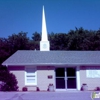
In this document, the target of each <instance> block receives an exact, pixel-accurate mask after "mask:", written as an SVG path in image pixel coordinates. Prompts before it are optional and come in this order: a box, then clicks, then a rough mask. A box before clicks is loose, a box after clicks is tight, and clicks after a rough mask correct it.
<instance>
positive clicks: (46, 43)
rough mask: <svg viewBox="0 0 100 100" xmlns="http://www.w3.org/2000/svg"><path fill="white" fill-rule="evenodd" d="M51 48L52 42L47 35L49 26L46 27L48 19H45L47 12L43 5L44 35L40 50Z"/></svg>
mask: <svg viewBox="0 0 100 100" xmlns="http://www.w3.org/2000/svg"><path fill="white" fill-rule="evenodd" d="M49 50H50V43H49V41H48V35H47V28H46V20H45V12H44V6H43V13H42V37H41V41H40V51H49Z"/></svg>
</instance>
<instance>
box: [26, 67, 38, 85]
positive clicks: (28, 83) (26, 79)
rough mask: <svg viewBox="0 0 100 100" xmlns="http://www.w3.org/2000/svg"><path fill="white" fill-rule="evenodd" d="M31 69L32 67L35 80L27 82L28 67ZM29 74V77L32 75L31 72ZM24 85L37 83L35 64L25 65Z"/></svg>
mask: <svg viewBox="0 0 100 100" xmlns="http://www.w3.org/2000/svg"><path fill="white" fill-rule="evenodd" d="M30 68H31V69H32V68H33V70H34V75H35V82H34V83H28V82H27V76H28V74H27V73H28V71H27V70H28V69H30ZM29 76H30V77H31V76H33V73H32V75H31V74H29ZM25 85H37V68H36V66H31V67H30V66H25Z"/></svg>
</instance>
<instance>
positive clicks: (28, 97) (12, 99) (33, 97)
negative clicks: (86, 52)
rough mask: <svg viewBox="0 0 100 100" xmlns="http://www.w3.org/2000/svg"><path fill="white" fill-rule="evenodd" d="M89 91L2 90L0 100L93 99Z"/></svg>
mask: <svg viewBox="0 0 100 100" xmlns="http://www.w3.org/2000/svg"><path fill="white" fill-rule="evenodd" d="M91 93H92V92H90V91H87V92H85V91H84V92H81V91H77V92H75V91H74V92H71V91H70V92H68V91H67V92H0V100H92V99H91Z"/></svg>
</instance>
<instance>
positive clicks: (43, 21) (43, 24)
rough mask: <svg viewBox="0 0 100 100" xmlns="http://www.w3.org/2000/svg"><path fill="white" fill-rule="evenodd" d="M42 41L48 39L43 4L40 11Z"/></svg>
mask: <svg viewBox="0 0 100 100" xmlns="http://www.w3.org/2000/svg"><path fill="white" fill-rule="evenodd" d="M42 41H48V36H47V28H46V19H45V11H44V6H43V13H42Z"/></svg>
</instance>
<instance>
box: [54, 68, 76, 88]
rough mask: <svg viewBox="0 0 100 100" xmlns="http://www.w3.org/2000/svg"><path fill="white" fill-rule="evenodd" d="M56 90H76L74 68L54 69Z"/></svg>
mask: <svg viewBox="0 0 100 100" xmlns="http://www.w3.org/2000/svg"><path fill="white" fill-rule="evenodd" d="M55 73H56V75H55V76H56V89H76V68H75V67H66V68H56V69H55Z"/></svg>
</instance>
